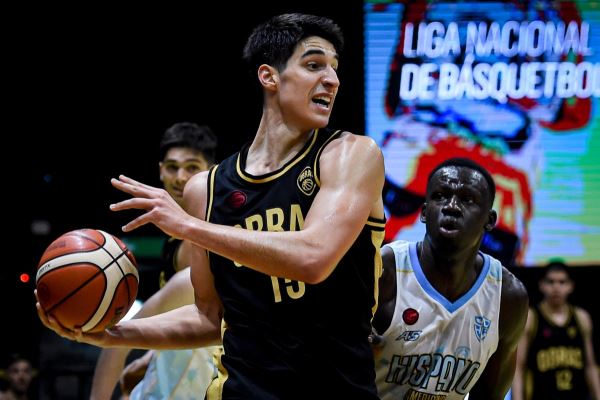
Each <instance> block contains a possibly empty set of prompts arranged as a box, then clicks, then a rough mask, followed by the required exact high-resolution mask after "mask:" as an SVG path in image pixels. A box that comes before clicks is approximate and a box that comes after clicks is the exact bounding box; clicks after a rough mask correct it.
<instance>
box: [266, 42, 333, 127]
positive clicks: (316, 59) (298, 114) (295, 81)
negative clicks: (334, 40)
mask: <svg viewBox="0 0 600 400" xmlns="http://www.w3.org/2000/svg"><path fill="white" fill-rule="evenodd" d="M337 68H338V55H337V52H336V50H335V48H334V47H333V45H332V44H331V43H330V42H328V41H327V40H325V39H323V38H320V37H317V36H311V37H308V38H306V39H304V40H302V41H301V42H300V43H298V45H297V46H296V50H295V51H294V53H293V54H292V56H291V57H290V59H289V60H288V61H287V64H286V67H285V69H283V70H282V71H280V72H279V73H278V74H279V81H280V85H279V105H280V107H281V110H282V113H283V117H284V118H285V120H286V121H288V122H291V123H292V124H294V125H296V126H299V127H300V128H301V129H303V130H310V129H314V128H322V127H324V126H326V125H327V124H328V123H329V116H330V115H331V109H332V108H333V102H334V100H335V96H336V94H337V90H338V87H339V86H340V81H339V80H338V76H337Z"/></svg>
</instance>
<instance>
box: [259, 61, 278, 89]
mask: <svg viewBox="0 0 600 400" xmlns="http://www.w3.org/2000/svg"><path fill="white" fill-rule="evenodd" d="M258 80H259V82H260V84H261V85H262V87H263V88H265V89H267V90H273V91H274V90H276V89H277V87H278V85H279V73H278V72H277V70H276V69H275V68H273V67H271V66H270V65H267V64H262V65H261V66H260V67H258Z"/></svg>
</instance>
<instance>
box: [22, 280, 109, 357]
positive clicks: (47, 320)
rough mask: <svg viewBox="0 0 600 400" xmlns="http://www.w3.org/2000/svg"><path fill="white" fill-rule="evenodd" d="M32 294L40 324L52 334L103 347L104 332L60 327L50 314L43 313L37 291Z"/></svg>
mask: <svg viewBox="0 0 600 400" xmlns="http://www.w3.org/2000/svg"><path fill="white" fill-rule="evenodd" d="M33 293H34V294H35V299H36V303H35V308H36V309H37V313H38V316H39V317H40V320H41V321H42V324H44V325H45V326H46V327H47V328H49V329H51V330H53V331H54V332H56V334H58V335H59V336H62V337H64V338H65V339H69V340H74V341H76V342H82V343H88V344H93V345H95V346H100V347H102V346H103V344H104V336H105V334H104V332H98V333H83V332H82V331H81V329H79V328H76V329H69V328H67V327H65V326H63V325H61V324H60V322H58V320H57V319H56V318H54V317H53V316H52V314H47V313H46V312H45V311H44V309H43V308H42V305H41V304H40V301H39V299H38V295H37V290H35V291H34V292H33Z"/></svg>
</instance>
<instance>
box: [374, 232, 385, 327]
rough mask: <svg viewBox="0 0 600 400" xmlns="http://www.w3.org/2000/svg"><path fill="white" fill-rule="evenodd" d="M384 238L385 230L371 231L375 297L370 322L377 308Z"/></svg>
mask: <svg viewBox="0 0 600 400" xmlns="http://www.w3.org/2000/svg"><path fill="white" fill-rule="evenodd" d="M384 226H385V224H384ZM384 238H385V230H371V243H373V246H374V247H375V254H374V256H373V265H374V266H375V268H374V269H375V280H374V283H373V295H374V296H375V304H373V308H372V309H371V320H373V317H374V316H375V311H377V307H378V306H379V303H378V300H379V278H381V274H382V273H383V260H382V259H381V244H382V243H383V239H384Z"/></svg>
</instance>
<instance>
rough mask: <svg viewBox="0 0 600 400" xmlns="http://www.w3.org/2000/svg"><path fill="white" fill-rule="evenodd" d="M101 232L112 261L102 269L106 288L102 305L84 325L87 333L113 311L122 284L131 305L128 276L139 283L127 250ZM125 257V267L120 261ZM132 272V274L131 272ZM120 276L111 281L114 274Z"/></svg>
mask: <svg viewBox="0 0 600 400" xmlns="http://www.w3.org/2000/svg"><path fill="white" fill-rule="evenodd" d="M98 232H100V233H101V234H102V235H103V236H104V239H105V241H104V246H103V247H102V249H103V250H104V251H105V252H106V254H107V255H108V256H109V257H111V258H112V261H111V262H110V263H108V265H106V267H104V268H103V269H102V271H103V272H104V276H105V278H106V282H107V283H106V288H105V290H104V293H103V295H102V298H101V301H100V304H99V305H98V307H97V308H96V310H95V312H94V314H93V315H92V316H91V317H90V318H89V319H88V320H87V321H86V322H85V323H84V324H83V325H82V330H84V331H87V330H90V329H94V328H95V327H96V326H97V325H98V324H99V323H100V322H101V321H102V320H103V319H104V317H105V316H106V313H107V312H108V311H109V310H110V309H111V305H112V304H113V303H114V301H115V297H116V296H115V295H114V294H115V293H116V291H117V289H118V287H119V285H120V284H121V282H123V281H125V285H126V290H127V304H130V302H131V293H130V290H129V283H128V282H127V280H126V276H127V275H134V276H135V278H136V280H137V281H139V276H138V274H137V268H136V267H135V266H134V265H133V263H132V262H131V260H130V259H129V257H127V256H126V255H127V249H123V248H121V246H119V244H118V243H117V241H116V240H115V238H114V237H113V236H112V235H110V234H108V233H106V232H103V231H100V230H99V231H98ZM113 253H118V255H116V256H115V255H113ZM123 256H126V257H125V258H124V260H126V262H125V264H126V265H125V266H121V263H120V261H121V262H122V260H120V259H121V258H122V257H123ZM112 265H116V266H117V268H118V271H117V270H115V269H110V270H109V268H110V267H111V266H112ZM124 267H126V268H127V269H128V270H129V271H127V272H128V273H125V272H124ZM131 271H132V272H131ZM119 273H120V276H118V277H117V276H112V279H111V275H113V274H119Z"/></svg>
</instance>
